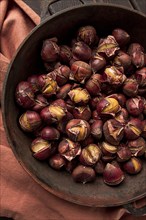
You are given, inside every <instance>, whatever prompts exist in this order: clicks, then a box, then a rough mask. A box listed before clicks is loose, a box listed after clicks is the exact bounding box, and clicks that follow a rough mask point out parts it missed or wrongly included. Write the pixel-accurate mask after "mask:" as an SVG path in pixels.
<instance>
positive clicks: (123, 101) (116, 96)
mask: <svg viewBox="0 0 146 220" xmlns="http://www.w3.org/2000/svg"><path fill="white" fill-rule="evenodd" d="M108 98H114V99H116V100H117V101H118V102H119V105H120V106H121V107H124V106H125V104H126V97H125V95H124V94H122V93H113V94H111V95H109V96H108Z"/></svg>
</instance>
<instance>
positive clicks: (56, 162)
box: [48, 154, 66, 170]
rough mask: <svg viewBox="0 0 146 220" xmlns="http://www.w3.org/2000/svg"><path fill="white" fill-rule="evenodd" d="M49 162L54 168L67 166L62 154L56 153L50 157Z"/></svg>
mask: <svg viewBox="0 0 146 220" xmlns="http://www.w3.org/2000/svg"><path fill="white" fill-rule="evenodd" d="M48 163H49V165H50V166H51V167H52V168H53V169H55V170H60V169H61V168H63V167H65V165H66V160H65V158H64V157H62V156H61V155H60V154H54V155H52V156H51V157H50V158H49V159H48Z"/></svg>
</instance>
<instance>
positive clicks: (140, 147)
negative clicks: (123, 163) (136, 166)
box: [127, 137, 146, 157]
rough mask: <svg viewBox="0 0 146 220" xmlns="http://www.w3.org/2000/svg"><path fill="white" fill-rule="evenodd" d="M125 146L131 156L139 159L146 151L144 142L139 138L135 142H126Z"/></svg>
mask: <svg viewBox="0 0 146 220" xmlns="http://www.w3.org/2000/svg"><path fill="white" fill-rule="evenodd" d="M127 146H128V148H129V149H130V151H131V154H132V156H135V157H140V156H142V155H143V154H144V152H145V150H146V141H145V140H144V138H142V137H139V138H137V139H136V140H130V141H128V142H127Z"/></svg>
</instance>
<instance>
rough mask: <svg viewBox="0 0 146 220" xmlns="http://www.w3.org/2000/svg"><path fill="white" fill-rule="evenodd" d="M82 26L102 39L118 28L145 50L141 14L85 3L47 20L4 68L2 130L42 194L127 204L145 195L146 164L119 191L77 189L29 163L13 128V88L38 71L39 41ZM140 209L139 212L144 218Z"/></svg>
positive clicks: (24, 141) (99, 185)
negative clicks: (3, 128) (104, 35)
mask: <svg viewBox="0 0 146 220" xmlns="http://www.w3.org/2000/svg"><path fill="white" fill-rule="evenodd" d="M84 24H91V25H94V26H95V27H96V29H97V32H98V33H99V34H100V33H104V34H107V33H110V31H111V30H112V29H113V28H115V27H121V28H123V29H125V30H126V31H128V32H129V34H130V35H131V39H132V41H133V42H139V43H141V44H142V45H143V47H144V48H145V50H146V16H145V15H144V14H142V13H140V12H136V11H134V10H130V9H127V8H124V7H118V6H115V5H112V4H109V5H106V4H102V5H101V4H88V5H82V6H75V7H73V8H71V9H66V10H63V11H61V12H58V13H56V14H55V15H52V16H50V17H48V18H47V19H45V20H44V21H42V22H41V24H40V25H38V26H37V27H36V28H35V29H34V30H33V31H32V32H31V33H30V35H29V36H28V37H27V38H26V39H25V41H24V42H23V43H22V45H21V46H20V48H19V49H18V51H17V54H16V56H15V57H14V59H13V61H12V62H11V64H10V66H9V70H8V73H7V76H6V79H5V82H4V88H3V91H4V92H3V98H2V114H3V121H4V127H5V130H6V134H7V138H8V141H9V143H10V146H11V148H12V150H13V152H14V154H15V156H16V158H17V160H18V161H19V162H20V164H21V165H22V167H23V168H24V169H25V170H26V171H27V172H28V173H29V174H30V175H31V177H32V178H33V179H34V180H35V181H36V182H37V183H39V184H40V185H41V186H42V187H43V188H45V189H46V190H47V191H49V192H51V193H53V194H54V195H56V196H58V197H60V198H63V199H65V200H67V201H71V202H73V203H76V204H80V205H86V206H92V207H109V206H118V205H125V204H130V203H131V202H133V201H136V200H138V199H140V198H143V197H145V196H146V161H143V170H142V172H141V173H140V174H139V175H135V176H128V175H127V176H126V178H125V181H124V182H123V183H122V184H121V185H119V186H118V187H110V186H107V185H105V184H104V183H103V180H102V178H101V177H97V179H96V181H95V182H94V183H91V184H77V183H75V182H74V181H73V180H72V178H71V176H70V175H69V174H68V173H66V172H57V171H55V170H52V169H51V168H50V167H49V166H48V165H47V163H42V162H39V161H37V160H36V159H34V158H33V157H32V154H31V152H30V150H29V145H30V141H31V138H30V137H27V136H26V135H25V134H24V133H23V132H22V131H21V129H20V128H19V126H18V115H19V110H18V107H17V105H16V104H15V98H14V93H15V88H16V85H17V84H18V82H20V81H21V80H25V79H26V78H27V77H28V76H29V75H30V74H34V73H38V72H41V70H42V64H41V62H40V48H41V45H42V41H43V40H44V39H45V38H48V37H53V36H57V37H58V39H59V41H60V42H64V39H69V38H70V35H71V34H72V33H73V32H74V30H75V29H76V28H77V27H79V26H81V25H84ZM127 207H128V206H127ZM129 207H130V206H129ZM129 210H131V209H130V208H129ZM143 210H144V209H143ZM143 210H142V209H141V212H139V213H141V214H142V213H143V212H145V213H146V210H144V211H143ZM133 213H136V212H134V211H133ZM137 215H138V214H137Z"/></svg>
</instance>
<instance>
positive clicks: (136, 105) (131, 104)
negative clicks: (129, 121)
mask: <svg viewBox="0 0 146 220" xmlns="http://www.w3.org/2000/svg"><path fill="white" fill-rule="evenodd" d="M126 108H127V111H128V112H129V114H130V115H132V116H138V115H140V114H141V113H142V112H143V109H144V103H143V100H142V98H141V97H139V96H137V97H134V98H130V99H128V100H127V101H126Z"/></svg>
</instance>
